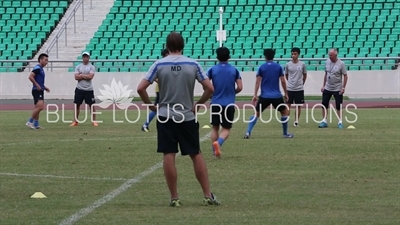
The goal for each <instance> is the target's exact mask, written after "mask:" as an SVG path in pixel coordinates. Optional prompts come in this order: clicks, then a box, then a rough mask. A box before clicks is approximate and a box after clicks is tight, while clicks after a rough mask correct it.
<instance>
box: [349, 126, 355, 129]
mask: <svg viewBox="0 0 400 225" xmlns="http://www.w3.org/2000/svg"><path fill="white" fill-rule="evenodd" d="M347 129H356V128H355V127H354V126H353V125H350V126H349V127H348V128H347Z"/></svg>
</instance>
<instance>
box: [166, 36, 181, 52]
mask: <svg viewBox="0 0 400 225" xmlns="http://www.w3.org/2000/svg"><path fill="white" fill-rule="evenodd" d="M166 43H167V44H166V45H167V49H168V51H169V52H174V53H175V52H180V51H182V50H183V48H184V47H185V41H184V40H183V37H182V35H181V34H180V33H177V32H171V33H170V34H168V36H167V42H166Z"/></svg>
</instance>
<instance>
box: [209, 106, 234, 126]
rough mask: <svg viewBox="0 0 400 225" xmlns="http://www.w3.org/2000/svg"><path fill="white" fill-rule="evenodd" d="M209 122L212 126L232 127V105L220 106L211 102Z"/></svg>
mask: <svg viewBox="0 0 400 225" xmlns="http://www.w3.org/2000/svg"><path fill="white" fill-rule="evenodd" d="M211 112H212V113H211V114H210V115H211V124H212V125H213V126H219V125H221V126H222V127H223V128H226V129H230V128H232V123H233V120H234V117H235V107H234V106H228V107H226V106H220V105H212V104H211Z"/></svg>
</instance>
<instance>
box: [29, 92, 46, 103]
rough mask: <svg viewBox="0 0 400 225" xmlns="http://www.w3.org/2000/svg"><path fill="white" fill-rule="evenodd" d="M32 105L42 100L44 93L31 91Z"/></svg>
mask: <svg viewBox="0 0 400 225" xmlns="http://www.w3.org/2000/svg"><path fill="white" fill-rule="evenodd" d="M32 96H33V104H35V105H36V104H37V103H38V101H39V100H41V101H43V100H44V91H43V90H41V91H38V90H32Z"/></svg>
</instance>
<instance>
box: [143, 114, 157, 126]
mask: <svg viewBox="0 0 400 225" xmlns="http://www.w3.org/2000/svg"><path fill="white" fill-rule="evenodd" d="M156 115H157V112H153V111H151V112H150V114H149V118H148V121H146V123H144V125H146V126H147V127H148V126H149V124H150V122H151V121H152V120H153V119H154V117H155V116H156Z"/></svg>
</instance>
